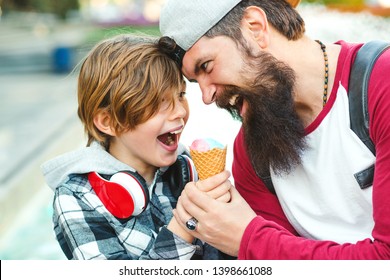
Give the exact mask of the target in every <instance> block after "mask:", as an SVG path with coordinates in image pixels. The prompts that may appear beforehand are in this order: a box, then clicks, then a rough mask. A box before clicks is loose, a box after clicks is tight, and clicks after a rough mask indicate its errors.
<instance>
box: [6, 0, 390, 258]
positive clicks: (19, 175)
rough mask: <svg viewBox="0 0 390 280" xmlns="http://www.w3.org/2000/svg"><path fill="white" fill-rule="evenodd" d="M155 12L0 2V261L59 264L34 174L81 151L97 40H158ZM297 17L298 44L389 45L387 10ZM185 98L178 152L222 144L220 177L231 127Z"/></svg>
mask: <svg viewBox="0 0 390 280" xmlns="http://www.w3.org/2000/svg"><path fill="white" fill-rule="evenodd" d="M183 1H186V0H183ZM164 2H165V0H56V1H53V0H0V259H3V260H4V259H64V255H63V254H62V252H61V251H60V248H59V245H58V244H57V242H56V240H55V238H54V233H53V230H52V224H51V214H52V209H51V201H52V196H53V193H52V191H51V190H50V189H49V188H48V187H47V186H46V184H45V182H44V180H43V177H42V175H41V172H40V165H41V164H42V163H43V162H44V161H46V160H48V159H50V158H52V157H54V156H56V155H59V154H60V153H64V152H67V151H70V150H72V149H75V148H78V147H81V146H83V145H84V143H85V139H84V136H83V130H82V128H81V126H80V123H79V120H78V119H77V114H76V110H77V100H76V88H77V65H78V63H79V62H80V61H81V60H82V58H83V57H84V56H85V54H86V53H87V51H89V50H90V48H91V47H92V46H93V45H94V44H95V43H96V42H97V41H98V40H100V39H102V38H105V37H107V36H111V35H114V34H117V33H119V32H137V33H140V32H141V33H147V34H153V35H159V31H158V19H159V13H160V10H161V7H162V5H163V4H164ZM298 10H299V12H300V13H301V14H302V16H303V18H304V20H305V21H306V25H307V33H308V35H309V36H311V37H313V38H320V39H321V40H323V41H324V42H334V41H337V40H339V39H343V40H346V41H352V42H353V41H355V42H365V41H368V40H372V39H383V40H388V41H389V40H390V35H389V34H390V18H389V16H390V0H366V1H363V0H344V1H342V0H323V1H310V0H308V1H302V4H301V5H299V6H298ZM187 91H188V95H187V97H188V99H189V102H190V107H191V117H190V120H189V122H188V124H187V128H186V130H185V131H184V133H183V135H182V141H183V143H184V144H187V145H189V144H190V142H191V141H192V140H193V139H194V138H195V137H214V138H216V139H217V140H219V141H220V142H224V143H226V144H227V145H228V165H227V168H228V169H229V168H230V165H229V164H230V163H231V160H232V156H231V147H232V142H233V140H234V136H235V134H236V132H237V130H238V129H239V125H240V124H239V123H238V122H236V121H233V120H232V119H231V118H230V116H228V114H227V113H226V112H224V111H222V110H219V109H217V108H216V107H215V106H214V105H209V106H207V107H206V105H204V104H203V103H202V101H201V97H200V96H201V93H200V91H199V88H198V87H197V85H195V84H188V89H187ZM210 120H213V121H212V122H211V121H210ZM216 124H218V125H216Z"/></svg>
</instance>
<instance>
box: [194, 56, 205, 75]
mask: <svg viewBox="0 0 390 280" xmlns="http://www.w3.org/2000/svg"><path fill="white" fill-rule="evenodd" d="M203 60H204V58H202V57H200V58H198V59H197V60H196V61H195V66H194V74H195V76H198V75H199V72H200V65H201V63H202V61H203Z"/></svg>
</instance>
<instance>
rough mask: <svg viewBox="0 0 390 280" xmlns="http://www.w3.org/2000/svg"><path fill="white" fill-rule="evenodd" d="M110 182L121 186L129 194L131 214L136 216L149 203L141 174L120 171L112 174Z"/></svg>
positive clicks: (147, 192)
mask: <svg viewBox="0 0 390 280" xmlns="http://www.w3.org/2000/svg"><path fill="white" fill-rule="evenodd" d="M110 182H112V183H116V184H118V185H120V186H122V187H123V188H124V189H126V190H127V192H128V193H129V194H130V196H131V198H132V201H133V204H134V210H133V213H132V216H138V215H139V214H141V213H142V212H143V211H144V210H145V209H146V207H147V206H148V203H149V189H148V187H147V186H146V182H145V180H144V179H143V178H142V177H141V176H137V174H135V173H132V172H128V171H121V172H118V173H115V174H114V175H112V176H111V179H110Z"/></svg>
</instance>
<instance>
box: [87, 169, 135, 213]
mask: <svg viewBox="0 0 390 280" xmlns="http://www.w3.org/2000/svg"><path fill="white" fill-rule="evenodd" d="M88 180H89V183H90V184H91V186H92V188H93V190H94V191H95V193H96V195H97V196H98V197H99V199H100V201H101V202H102V203H103V205H104V206H105V207H106V208H107V210H108V211H109V212H110V213H111V214H112V215H114V216H115V217H117V218H119V219H127V218H129V217H130V216H131V215H133V213H134V200H133V197H132V196H131V194H130V193H129V191H128V190H127V189H126V188H124V187H122V186H121V185H119V184H118V183H115V182H111V181H108V180H106V179H104V178H103V177H102V176H100V175H99V174H98V173H96V172H91V173H89V174H88Z"/></svg>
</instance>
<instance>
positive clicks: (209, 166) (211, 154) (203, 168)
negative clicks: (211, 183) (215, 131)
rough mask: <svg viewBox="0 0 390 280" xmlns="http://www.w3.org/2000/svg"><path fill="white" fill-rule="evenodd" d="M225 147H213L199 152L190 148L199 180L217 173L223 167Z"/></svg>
mask: <svg viewBox="0 0 390 280" xmlns="http://www.w3.org/2000/svg"><path fill="white" fill-rule="evenodd" d="M226 150H227V148H226V147H225V148H223V149H221V148H213V149H211V150H209V151H205V152H199V151H196V150H192V149H190V154H191V158H192V160H193V162H194V164H195V167H196V171H197V172H198V176H199V179H200V180H204V179H206V178H208V177H210V176H213V175H215V174H218V173H220V172H222V171H223V170H224V169H225V164H226Z"/></svg>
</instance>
